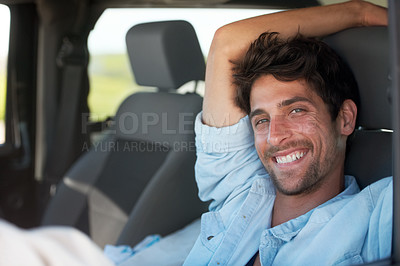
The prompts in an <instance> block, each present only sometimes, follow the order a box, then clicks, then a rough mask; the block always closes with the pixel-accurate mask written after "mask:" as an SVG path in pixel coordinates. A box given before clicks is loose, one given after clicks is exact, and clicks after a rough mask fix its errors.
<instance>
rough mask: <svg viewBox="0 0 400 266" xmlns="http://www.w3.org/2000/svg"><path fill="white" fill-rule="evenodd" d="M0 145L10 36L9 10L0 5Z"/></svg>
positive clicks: (3, 133) (3, 126)
mask: <svg viewBox="0 0 400 266" xmlns="http://www.w3.org/2000/svg"><path fill="white" fill-rule="evenodd" d="M0 18H2V23H1V24H0V144H3V143H4V142H5V122H4V121H5V110H6V83H7V56H8V42H9V35H10V10H9V8H8V7H7V6H6V5H0Z"/></svg>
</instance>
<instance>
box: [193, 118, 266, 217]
mask: <svg viewBox="0 0 400 266" xmlns="http://www.w3.org/2000/svg"><path fill="white" fill-rule="evenodd" d="M201 115H202V113H200V114H198V115H197V117H196V122H195V133H196V149H197V161H196V166H195V172H196V181H197V185H198V187H199V197H200V199H201V200H203V201H211V204H210V207H209V209H210V211H214V210H219V209H220V208H221V207H222V206H224V205H225V204H227V203H228V202H229V201H230V200H232V199H234V198H237V197H238V196H239V195H243V194H246V193H248V190H249V189H250V187H251V184H252V183H253V181H254V180H255V179H257V178H261V177H268V174H267V173H266V171H265V168H264V166H263V165H262V163H261V161H260V160H259V158H258V155H257V152H256V150H255V147H254V136H253V130H252V128H251V125H250V121H249V118H248V116H246V117H244V118H242V119H241V120H240V121H239V122H238V123H237V124H235V125H232V126H228V127H222V128H216V127H210V126H207V125H205V124H203V123H202V121H201Z"/></svg>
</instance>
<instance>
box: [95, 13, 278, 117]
mask: <svg viewBox="0 0 400 266" xmlns="http://www.w3.org/2000/svg"><path fill="white" fill-rule="evenodd" d="M269 12H272V11H271V10H260V9H248V10H245V9H240V10H239V9H214V10H213V9H202V8H192V9H188V8H180V9H177V8H168V9H161V8H159V9H157V8H151V9H150V8H140V9H134V8H133V9H126V8H124V9H107V10H106V11H105V12H104V13H103V14H102V16H101V17H100V18H99V20H98V22H97V23H96V26H95V27H94V29H93V31H92V32H91V33H90V36H89V40H88V46H89V52H90V54H91V57H90V63H89V78H90V93H89V99H88V101H89V108H90V110H91V118H90V120H92V121H100V120H104V119H105V118H107V117H109V116H113V115H114V114H115V113H116V111H117V108H118V106H119V105H120V103H121V102H122V101H123V100H124V99H125V98H126V97H127V96H128V95H130V94H132V93H134V92H136V91H140V90H150V89H152V88H146V87H140V86H138V85H137V84H136V83H135V81H134V77H133V74H132V72H131V67H130V63H129V59H128V55H127V51H126V44H125V35H126V33H127V32H128V30H129V29H130V28H131V27H132V26H134V25H136V24H139V23H143V22H151V21H162V20H186V21H189V22H190V23H191V24H192V25H193V27H194V28H195V30H196V33H197V35H198V38H199V42H200V46H201V48H202V51H203V54H204V56H205V57H206V56H207V53H208V49H209V47H210V45H211V41H212V38H213V36H214V33H215V31H216V30H217V29H218V28H219V27H221V26H222V25H225V24H227V23H230V22H232V21H235V20H238V19H242V18H247V17H252V16H256V15H260V14H266V13H269ZM205 17H206V18H207V20H206V21H205V20H204V18H205ZM189 87H190V86H189ZM153 90H154V88H153ZM199 91H201V88H200V89H199Z"/></svg>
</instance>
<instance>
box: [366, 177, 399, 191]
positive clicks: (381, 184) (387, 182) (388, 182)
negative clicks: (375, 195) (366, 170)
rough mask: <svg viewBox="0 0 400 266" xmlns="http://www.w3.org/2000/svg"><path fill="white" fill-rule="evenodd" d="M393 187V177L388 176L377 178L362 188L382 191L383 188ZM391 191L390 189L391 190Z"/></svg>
mask: <svg viewBox="0 0 400 266" xmlns="http://www.w3.org/2000/svg"><path fill="white" fill-rule="evenodd" d="M392 187H393V177H392V176H388V177H385V178H382V179H379V180H378V181H375V182H374V183H372V184H371V185H369V186H367V187H366V188H364V189H367V188H368V189H370V190H374V191H376V192H379V191H381V192H382V191H383V190H391V189H389V188H392ZM391 191H392V190H391Z"/></svg>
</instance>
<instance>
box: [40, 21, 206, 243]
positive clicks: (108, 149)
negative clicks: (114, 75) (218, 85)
mask: <svg viewBox="0 0 400 266" xmlns="http://www.w3.org/2000/svg"><path fill="white" fill-rule="evenodd" d="M177 33H179V34H178V35H179V38H178V37H176V35H177ZM127 45H128V52H129V57H130V59H131V64H132V67H133V70H134V74H135V78H136V80H137V81H138V82H140V84H141V85H145V86H157V87H159V88H161V89H160V92H156V93H154V92H152V93H144V92H143V93H136V94H133V95H131V96H129V97H128V98H127V99H125V101H124V102H123V103H122V104H121V106H120V107H119V109H118V111H117V114H116V116H115V128H114V129H113V130H112V131H111V133H110V134H108V135H106V136H105V138H104V140H102V141H101V142H100V143H97V144H96V145H94V146H93V147H92V148H91V150H90V151H89V152H87V153H86V154H85V155H84V156H83V157H82V158H81V159H79V160H78V161H77V162H76V163H75V165H74V166H73V167H72V169H71V170H70V171H69V172H68V173H67V174H66V176H65V178H64V179H63V182H62V183H61V184H60V185H59V187H58V190H57V193H56V195H55V197H54V198H53V199H52V200H51V202H50V204H49V206H48V209H47V211H46V213H45V216H44V219H43V224H63V225H71V226H74V227H77V228H78V229H81V230H82V231H84V232H86V233H87V234H88V235H89V236H91V237H92V239H93V240H94V241H95V242H96V243H97V244H98V245H100V246H104V245H105V244H115V243H116V241H117V239H118V238H119V236H120V234H121V232H122V230H124V235H125V238H124V241H127V242H129V243H130V244H132V245H133V244H135V243H137V242H138V241H140V240H141V239H142V238H143V237H144V236H146V235H148V234H154V233H157V234H161V235H165V234H168V233H170V232H172V231H175V230H177V229H179V228H181V227H183V226H184V225H186V224H188V223H189V222H190V221H192V220H193V219H195V218H197V217H199V216H200V214H201V213H202V212H204V211H205V210H206V208H207V206H206V204H205V203H202V202H201V201H200V200H199V199H198V197H197V186H196V184H195V179H194V163H195V158H196V156H195V146H194V130H193V128H194V120H195V116H196V114H197V113H198V112H199V111H200V110H201V105H202V98H201V97H200V96H199V95H197V94H193V93H190V94H185V95H183V94H178V93H176V92H175V91H174V90H175V89H177V88H178V87H179V86H181V85H182V84H184V83H186V82H189V81H192V80H200V79H204V73H205V63H204V58H203V55H202V54H201V51H200V46H199V43H198V41H197V37H196V34H195V31H194V29H193V27H192V26H191V25H190V24H189V23H187V22H184V21H173V22H170V21H168V22H157V23H148V24H141V25H137V26H135V27H133V29H131V30H129V32H128V34H127ZM188 46H190V47H192V48H193V50H194V51H200V53H194V54H193V52H192V49H188ZM183 47H184V48H183ZM177 49H179V51H178V50H177ZM196 49H197V50H196ZM182 58H184V59H185V60H182ZM149 62H150V63H149ZM132 213H133V215H131V214H132ZM136 213H139V216H137V215H135V214H136ZM128 221H129V224H132V223H134V226H135V227H131V226H126V224H127V222H128ZM124 228H125V229H124ZM121 241H122V240H121ZM121 241H119V242H121Z"/></svg>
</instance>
